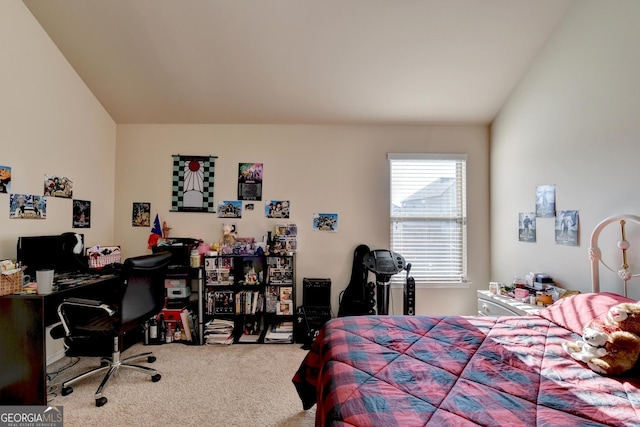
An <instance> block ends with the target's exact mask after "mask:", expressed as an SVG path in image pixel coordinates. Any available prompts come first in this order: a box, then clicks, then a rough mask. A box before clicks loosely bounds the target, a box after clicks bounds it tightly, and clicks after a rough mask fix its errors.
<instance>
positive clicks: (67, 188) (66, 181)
mask: <svg viewBox="0 0 640 427" xmlns="http://www.w3.org/2000/svg"><path fill="white" fill-rule="evenodd" d="M44 195H45V196H51V197H62V198H65V199H70V198H72V197H73V181H72V180H71V179H70V178H67V177H64V176H57V175H45V176H44Z"/></svg>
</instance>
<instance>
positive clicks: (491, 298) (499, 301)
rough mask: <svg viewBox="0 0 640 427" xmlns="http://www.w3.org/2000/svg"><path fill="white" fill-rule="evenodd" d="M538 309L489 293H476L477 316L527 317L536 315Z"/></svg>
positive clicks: (535, 306) (534, 306) (531, 305)
mask: <svg viewBox="0 0 640 427" xmlns="http://www.w3.org/2000/svg"><path fill="white" fill-rule="evenodd" d="M540 308H541V307H539V306H537V305H533V304H527V303H524V302H520V301H518V300H515V299H513V298H510V297H505V296H502V295H494V294H492V293H491V292H489V291H478V314H479V315H481V316H527V315H530V314H536V312H537V311H538V310H540Z"/></svg>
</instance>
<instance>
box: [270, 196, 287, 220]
mask: <svg viewBox="0 0 640 427" xmlns="http://www.w3.org/2000/svg"><path fill="white" fill-rule="evenodd" d="M289 208H290V204H289V201H288V200H269V201H267V202H266V203H265V206H264V214H265V216H266V217H267V218H289Z"/></svg>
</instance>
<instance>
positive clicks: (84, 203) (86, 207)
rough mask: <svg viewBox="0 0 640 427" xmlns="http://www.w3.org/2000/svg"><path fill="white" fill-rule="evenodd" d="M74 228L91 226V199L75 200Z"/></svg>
mask: <svg viewBox="0 0 640 427" xmlns="http://www.w3.org/2000/svg"><path fill="white" fill-rule="evenodd" d="M71 226H72V228H91V202H90V201H89V200H74V201H73V221H72V225H71Z"/></svg>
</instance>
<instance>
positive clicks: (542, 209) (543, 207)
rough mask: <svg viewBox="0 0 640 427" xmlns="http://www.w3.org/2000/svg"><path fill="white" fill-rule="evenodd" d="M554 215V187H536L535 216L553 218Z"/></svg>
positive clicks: (552, 185) (553, 185)
mask: <svg viewBox="0 0 640 427" xmlns="http://www.w3.org/2000/svg"><path fill="white" fill-rule="evenodd" d="M555 214H556V185H555V184H551V185H540V186H538V187H536V216H537V217H538V218H553V217H554V216H555Z"/></svg>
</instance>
